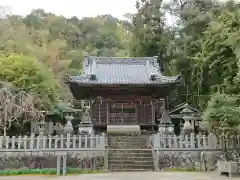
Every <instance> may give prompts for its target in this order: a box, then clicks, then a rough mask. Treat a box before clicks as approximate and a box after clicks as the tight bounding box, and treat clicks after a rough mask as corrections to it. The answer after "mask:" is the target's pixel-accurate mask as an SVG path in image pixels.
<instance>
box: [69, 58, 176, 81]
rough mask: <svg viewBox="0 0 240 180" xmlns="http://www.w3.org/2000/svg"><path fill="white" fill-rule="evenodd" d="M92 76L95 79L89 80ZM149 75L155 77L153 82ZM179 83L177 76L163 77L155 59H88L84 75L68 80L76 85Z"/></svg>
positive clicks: (85, 63)
mask: <svg viewBox="0 0 240 180" xmlns="http://www.w3.org/2000/svg"><path fill="white" fill-rule="evenodd" d="M93 75H94V76H95V77H96V78H95V79H92V78H91V77H92V76H93ZM151 75H156V78H153V79H155V80H152V79H151ZM179 81H180V79H179V77H178V76H175V77H166V76H163V75H162V74H161V72H159V66H158V63H157V60H156V58H155V57H143V58H117V57H88V58H87V59H86V60H85V62H84V74H82V75H80V76H72V77H71V78H70V79H69V82H76V83H78V84H169V83H170V84H171V83H178V82H179Z"/></svg>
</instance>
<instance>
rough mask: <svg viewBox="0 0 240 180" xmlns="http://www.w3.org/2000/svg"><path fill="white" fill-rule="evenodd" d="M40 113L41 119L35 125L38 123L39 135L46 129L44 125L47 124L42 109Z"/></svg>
mask: <svg viewBox="0 0 240 180" xmlns="http://www.w3.org/2000/svg"><path fill="white" fill-rule="evenodd" d="M42 114H43V119H42V120H41V121H39V122H38V123H37V125H38V133H39V134H40V135H43V134H44V132H45V129H46V126H47V123H46V122H45V115H46V112H45V111H43V112H42Z"/></svg>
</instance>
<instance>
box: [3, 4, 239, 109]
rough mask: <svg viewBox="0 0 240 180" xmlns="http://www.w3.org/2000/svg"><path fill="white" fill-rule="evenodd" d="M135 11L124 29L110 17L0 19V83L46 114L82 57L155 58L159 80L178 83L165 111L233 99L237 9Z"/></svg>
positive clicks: (144, 7)
mask: <svg viewBox="0 0 240 180" xmlns="http://www.w3.org/2000/svg"><path fill="white" fill-rule="evenodd" d="M136 7H137V9H138V12H137V13H136V14H127V16H128V18H129V21H121V20H119V19H116V18H114V17H112V16H111V15H99V16H98V17H95V18H88V17H86V18H82V19H78V18H77V17H72V18H70V19H67V18H65V17H62V16H56V15H54V14H51V13H47V12H44V11H43V10H41V9H37V10H33V11H32V13H31V14H29V15H27V16H26V17H21V16H14V15H9V16H5V15H4V16H3V15H2V16H1V17H4V18H2V19H1V20H0V35H1V38H0V53H1V60H0V68H1V69H0V77H1V80H2V81H8V82H11V83H13V84H14V85H16V86H17V87H19V88H22V89H24V90H26V91H30V92H34V93H36V94H38V95H39V96H40V97H41V99H42V100H43V101H44V104H46V107H47V108H50V106H51V105H52V104H55V103H57V102H58V101H59V99H64V100H68V99H70V94H69V93H68V89H67V88H66V87H65V85H64V83H63V78H64V76H65V75H66V74H77V73H80V72H81V67H82V61H83V55H84V54H85V53H88V54H89V55H96V56H155V55H158V56H159V63H160V65H161V67H162V68H161V71H162V72H163V73H164V74H165V75H177V74H182V76H183V84H182V85H181V86H180V87H179V88H178V89H177V90H176V91H175V92H173V93H172V95H171V97H170V102H171V103H170V105H171V106H174V105H176V104H178V103H180V102H183V101H187V102H189V103H191V104H193V105H194V106H196V107H198V108H200V109H201V110H204V109H205V108H206V107H207V106H208V103H207V102H208V100H209V99H210V98H211V97H212V96H214V97H215V96H218V94H215V93H216V92H221V93H223V94H226V95H231V96H235V97H236V98H238V92H239V90H240V86H239V82H240V69H239V68H240V67H239V65H240V64H239V56H240V54H239V52H240V51H239V48H240V46H239V45H240V21H239V18H240V11H239V7H240V4H238V3H235V2H234V1H230V0H229V1H227V2H225V3H221V2H218V1H204V0H172V1H170V2H169V3H168V4H163V3H161V4H159V5H154V4H149V3H148V1H147V0H141V1H139V2H137V3H136ZM159 8H160V11H159ZM2 12H4V11H2ZM169 14H170V15H171V17H172V18H173V19H174V21H172V22H171V23H169V21H170V19H169ZM35 72H37V73H35Z"/></svg>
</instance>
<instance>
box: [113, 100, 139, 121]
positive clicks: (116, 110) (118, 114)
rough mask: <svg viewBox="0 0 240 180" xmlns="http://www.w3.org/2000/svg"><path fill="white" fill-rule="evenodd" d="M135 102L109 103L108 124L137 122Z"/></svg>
mask: <svg viewBox="0 0 240 180" xmlns="http://www.w3.org/2000/svg"><path fill="white" fill-rule="evenodd" d="M137 120H138V118H137V113H136V104H135V103H110V118H109V124H113V125H119V124H125V125H131V124H138V121H137Z"/></svg>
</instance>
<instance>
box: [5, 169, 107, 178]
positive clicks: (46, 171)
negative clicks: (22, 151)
mask: <svg viewBox="0 0 240 180" xmlns="http://www.w3.org/2000/svg"><path fill="white" fill-rule="evenodd" d="M102 172H103V171H97V170H85V169H80V168H67V174H92V173H102ZM56 174H57V169H56V168H47V169H6V170H0V176H16V175H56Z"/></svg>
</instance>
